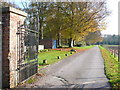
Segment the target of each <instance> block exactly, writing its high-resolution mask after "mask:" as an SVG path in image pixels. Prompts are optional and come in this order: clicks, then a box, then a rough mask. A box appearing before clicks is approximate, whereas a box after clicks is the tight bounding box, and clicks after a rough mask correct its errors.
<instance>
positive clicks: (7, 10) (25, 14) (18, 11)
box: [0, 7, 27, 17]
mask: <svg viewBox="0 0 120 90" xmlns="http://www.w3.org/2000/svg"><path fill="white" fill-rule="evenodd" d="M0 11H1V10H0ZM6 12H12V13H15V14H18V15H21V16H24V17H26V16H27V13H25V12H24V11H21V10H19V9H16V8H13V7H3V8H2V13H6Z"/></svg>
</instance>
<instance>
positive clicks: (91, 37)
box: [84, 31, 103, 45]
mask: <svg viewBox="0 0 120 90" xmlns="http://www.w3.org/2000/svg"><path fill="white" fill-rule="evenodd" d="M102 40H103V38H102V36H101V33H100V31H95V32H90V33H89V34H88V35H87V36H86V37H85V39H84V41H85V42H86V45H91V44H95V43H97V42H101V41H102Z"/></svg>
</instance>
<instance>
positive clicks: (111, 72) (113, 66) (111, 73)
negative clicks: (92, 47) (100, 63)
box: [99, 46, 120, 89]
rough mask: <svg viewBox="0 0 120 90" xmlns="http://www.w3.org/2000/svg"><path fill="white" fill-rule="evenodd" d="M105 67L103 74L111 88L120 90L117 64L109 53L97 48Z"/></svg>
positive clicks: (119, 72)
mask: <svg viewBox="0 0 120 90" xmlns="http://www.w3.org/2000/svg"><path fill="white" fill-rule="evenodd" d="M99 48H100V50H101V53H102V56H103V59H104V65H105V74H106V76H107V78H108V79H109V82H110V84H111V87H112V88H117V89H118V88H120V71H119V65H120V62H118V61H117V60H116V59H115V58H113V57H112V56H111V53H110V52H109V51H108V50H106V49H105V48H103V47H101V46H99Z"/></svg>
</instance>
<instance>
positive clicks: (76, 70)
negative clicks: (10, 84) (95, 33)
mask: <svg viewBox="0 0 120 90" xmlns="http://www.w3.org/2000/svg"><path fill="white" fill-rule="evenodd" d="M44 71H45V76H43V77H40V78H39V80H38V81H37V82H35V83H33V84H27V85H25V86H24V87H26V88H27V87H29V88H97V89H102V88H109V87H110V85H109V83H108V79H107V78H106V76H105V74H104V61H103V58H102V55H101V52H100V49H99V47H98V46H95V47H93V48H91V49H89V50H87V51H83V52H79V53H77V54H74V55H72V56H69V57H68V58H66V59H63V60H61V61H59V62H57V63H55V64H53V65H50V66H48V67H46V68H44V69H43V70H41V72H44Z"/></svg>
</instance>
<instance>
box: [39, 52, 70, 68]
mask: <svg viewBox="0 0 120 90" xmlns="http://www.w3.org/2000/svg"><path fill="white" fill-rule="evenodd" d="M65 54H68V56H70V55H72V54H70V51H60V50H50V51H47V52H41V53H39V55H38V63H39V68H42V67H44V66H46V65H47V64H53V63H55V62H58V61H60V60H61V59H63V58H66V57H67V56H66V55H65ZM58 56H60V59H58ZM45 59H46V60H47V63H46V64H44V63H43V60H45Z"/></svg>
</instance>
